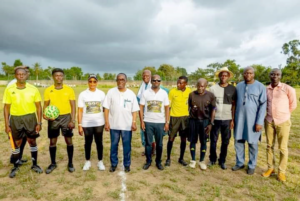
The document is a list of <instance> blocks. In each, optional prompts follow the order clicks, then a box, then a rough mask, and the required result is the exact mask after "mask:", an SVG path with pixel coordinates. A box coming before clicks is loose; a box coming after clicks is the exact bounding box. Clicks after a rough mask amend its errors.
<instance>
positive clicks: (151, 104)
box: [140, 89, 169, 123]
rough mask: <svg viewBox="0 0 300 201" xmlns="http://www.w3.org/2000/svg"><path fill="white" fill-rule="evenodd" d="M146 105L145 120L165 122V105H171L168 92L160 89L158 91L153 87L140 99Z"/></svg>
mask: <svg viewBox="0 0 300 201" xmlns="http://www.w3.org/2000/svg"><path fill="white" fill-rule="evenodd" d="M140 104H141V105H145V113H144V121H145V122H150V123H165V122H166V119H165V106H168V105H169V98H168V94H167V92H166V91H165V90H163V89H159V90H158V91H157V92H156V93H155V92H154V91H153V90H152V89H148V90H146V91H145V92H144V93H143V95H142V98H141V101H140Z"/></svg>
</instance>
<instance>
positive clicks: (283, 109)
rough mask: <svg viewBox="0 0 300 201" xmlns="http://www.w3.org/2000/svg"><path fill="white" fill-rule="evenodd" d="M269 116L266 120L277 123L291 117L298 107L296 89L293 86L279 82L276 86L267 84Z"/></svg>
mask: <svg viewBox="0 0 300 201" xmlns="http://www.w3.org/2000/svg"><path fill="white" fill-rule="evenodd" d="M267 98H268V100H267V116H266V120H267V121H268V122H270V123H272V121H274V123H275V125H278V124H281V123H283V122H285V121H287V120H289V119H290V118H291V113H292V111H293V110H295V109H296V107H297V98H296V91H295V89H294V88H293V87H291V86H289V85H287V84H284V83H281V82H280V83H279V84H278V85H277V86H276V87H275V88H273V87H272V86H271V85H269V86H267Z"/></svg>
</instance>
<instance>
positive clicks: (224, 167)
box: [219, 163, 227, 170]
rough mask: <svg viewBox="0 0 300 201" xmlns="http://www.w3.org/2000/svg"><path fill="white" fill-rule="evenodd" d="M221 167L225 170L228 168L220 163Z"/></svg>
mask: <svg viewBox="0 0 300 201" xmlns="http://www.w3.org/2000/svg"><path fill="white" fill-rule="evenodd" d="M219 166H220V167H221V168H222V169H223V170H226V169H227V166H226V165H225V163H219Z"/></svg>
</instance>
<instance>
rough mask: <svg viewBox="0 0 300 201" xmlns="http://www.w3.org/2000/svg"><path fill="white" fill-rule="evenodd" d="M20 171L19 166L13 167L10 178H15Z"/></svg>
mask: <svg viewBox="0 0 300 201" xmlns="http://www.w3.org/2000/svg"><path fill="white" fill-rule="evenodd" d="M18 171H19V168H18V167H13V168H12V169H11V172H10V174H9V177H10V178H14V177H15V176H16V174H17V172H18Z"/></svg>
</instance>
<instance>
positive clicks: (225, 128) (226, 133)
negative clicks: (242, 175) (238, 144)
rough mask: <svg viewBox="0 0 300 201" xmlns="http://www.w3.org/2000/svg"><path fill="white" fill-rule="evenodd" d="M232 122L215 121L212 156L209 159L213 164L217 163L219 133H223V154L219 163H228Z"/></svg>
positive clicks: (212, 130)
mask: <svg viewBox="0 0 300 201" xmlns="http://www.w3.org/2000/svg"><path fill="white" fill-rule="evenodd" d="M230 122H231V120H215V121H214V124H215V125H214V126H213V127H212V129H211V132H210V155H209V159H210V161H211V162H216V161H217V142H218V138H219V131H221V138H222V144H221V152H220V157H219V163H225V162H226V156H227V149H228V145H229V141H230V138H231V130H230Z"/></svg>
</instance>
